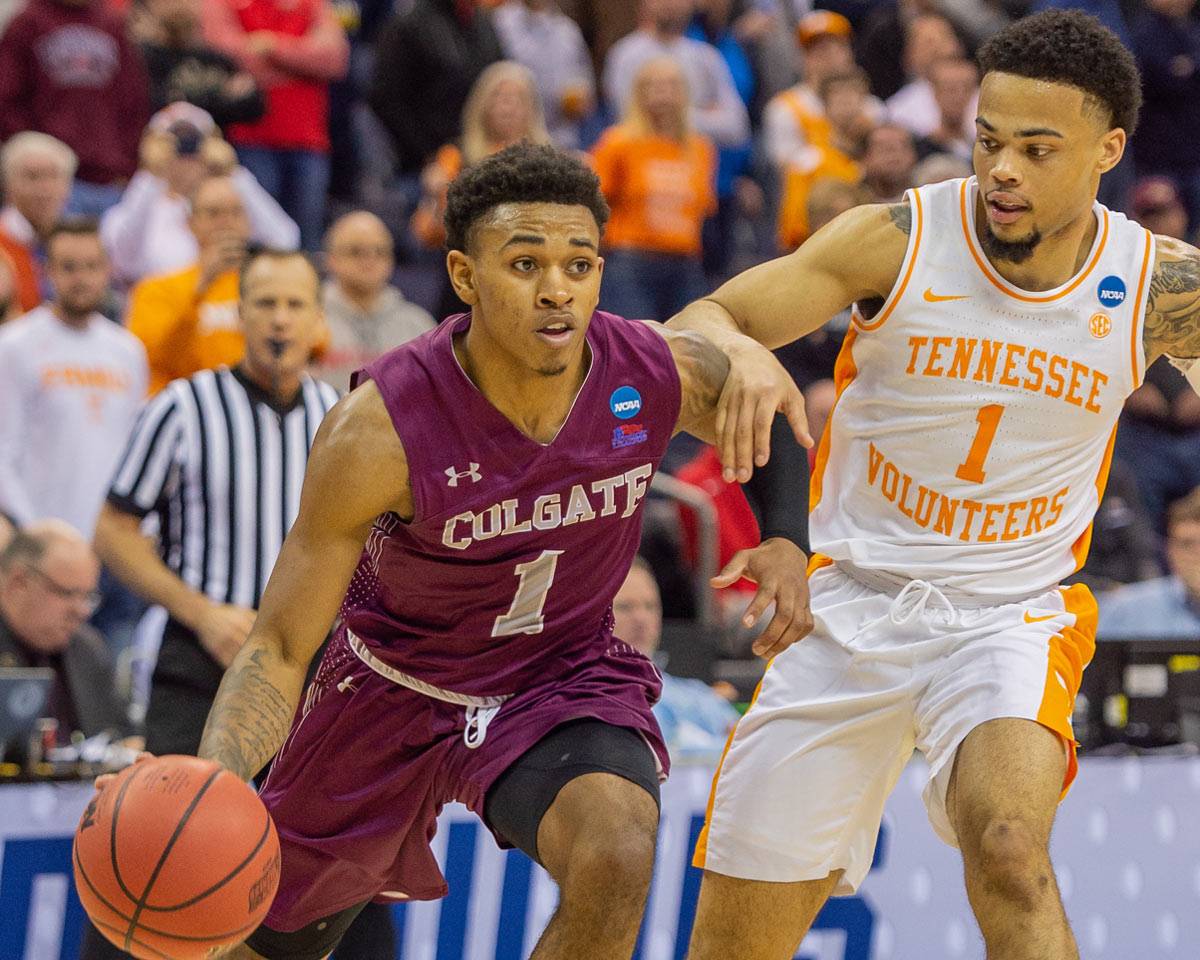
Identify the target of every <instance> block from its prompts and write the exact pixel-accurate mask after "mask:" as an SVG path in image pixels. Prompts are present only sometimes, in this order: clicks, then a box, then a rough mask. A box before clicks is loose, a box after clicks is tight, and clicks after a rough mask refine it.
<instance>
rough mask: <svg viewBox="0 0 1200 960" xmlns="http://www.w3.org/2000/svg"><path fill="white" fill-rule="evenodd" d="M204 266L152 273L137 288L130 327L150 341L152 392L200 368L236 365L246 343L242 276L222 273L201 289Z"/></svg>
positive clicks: (133, 331)
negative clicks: (241, 316) (240, 310)
mask: <svg viewBox="0 0 1200 960" xmlns="http://www.w3.org/2000/svg"><path fill="white" fill-rule="evenodd" d="M199 284H200V267H199V266H198V265H197V266H194V267H190V268H188V269H187V270H182V271H180V272H179V273H169V274H166V275H164V276H159V277H149V278H147V279H146V280H143V281H142V282H141V283H139V284H138V285H137V286H136V287H134V288H133V293H132V294H131V296H130V300H129V315H128V319H127V326H128V327H129V329H130V331H131V332H132V333H134V334H135V335H136V336H137V337H138V339H140V340H141V341H142V343H144V344H145V345H146V356H147V358H148V359H149V361H150V392H151V393H157V392H158V391H159V390H161V389H162V388H163V387H165V386H166V385H167V384H168V383H170V382H171V381H172V380H177V379H179V378H180V377H190V376H191V375H192V374H193V373H197V372H199V371H200V370H208V369H212V368H213V367H219V366H222V365H227V366H232V365H233V364H235V363H237V362H238V361H239V360H241V359H242V354H243V353H244V352H245V349H246V343H245V340H244V339H243V337H242V329H241V324H240V322H239V320H238V275H237V271H236V270H229V271H227V272H225V273H223V274H221V275H220V276H219V277H218V278H217V279H216V280H215V281H214V282H213V283H212V284H211V285H210V286H209V287H208V289H207V290H205V291H203V293H198V292H197V287H198V286H199Z"/></svg>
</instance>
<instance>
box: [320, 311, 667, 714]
mask: <svg viewBox="0 0 1200 960" xmlns="http://www.w3.org/2000/svg"><path fill="white" fill-rule="evenodd" d="M470 322H471V318H470V316H469V315H460V316H457V317H451V318H450V319H448V320H447V321H446V322H444V323H443V324H442V325H441V326H440V327H438V328H437V329H436V330H433V331H430V332H429V333H428V334H425V335H424V336H422V337H419V338H417V339H416V340H413V341H411V342H409V343H406V344H405V345H403V346H401V347H399V348H397V349H395V350H393V351H391V352H390V353H387V354H385V355H384V356H383V357H381V358H379V359H378V360H377V361H375V362H374V363H373V364H371V365H370V366H368V367H367V368H366V369H365V370H363V371H360V373H359V374H358V375H357V376H356V380H361V379H363V378H364V377H370V378H371V379H372V380H374V381H375V383H376V385H377V387H378V389H379V391H380V393H381V394H382V396H383V400H384V403H385V404H386V406H387V409H388V412H389V413H390V414H391V418H392V423H393V424H394V425H395V428H396V432H397V434H399V436H400V440H401V442H402V443H403V445H404V450H405V453H406V455H407V459H408V470H409V482H410V484H411V487H412V496H413V505H414V516H413V519H412V521H411V522H408V523H405V522H403V521H401V520H400V518H399V517H397V516H396V515H395V514H385V515H383V516H381V517H380V518H379V519H378V521H376V523H375V526H374V528H373V529H372V531H371V534H370V536H369V537H368V539H367V543H366V546H365V548H364V550H363V555H362V558H361V559H360V560H359V564H358V569H357V570H356V572H355V574H354V578H353V579H352V581H351V583H350V589H349V590H348V592H347V595H346V600H345V603H344V605H343V608H342V616H343V620H344V622H345V624H346V627H347V628H348V629H349V631H350V633H351V635H352V637H357V638H358V640H359V641H360V642H362V643H363V644H365V646H366V647H367V649H368V650H369V651H370V653H371V654H373V655H374V658H376V659H377V660H379V661H382V663H383V664H385V665H386V666H387V667H390V668H392V669H394V670H398V671H402V672H403V673H404V674H406V675H408V676H409V677H413V678H416V679H417V680H419V681H422V682H424V683H427V684H432V685H434V686H436V687H438V688H441V689H442V690H448V691H453V692H455V693H459V694H465V695H468V696H472V697H485V698H486V697H507V696H511V695H513V694H516V693H519V692H520V691H522V690H524V689H527V688H529V687H531V686H534V685H535V684H541V683H545V682H546V681H547V680H553V679H555V678H556V677H567V676H569V675H571V674H572V673H573V672H574V671H577V670H578V669H580V668H581V667H582V666H584V665H585V664H588V663H590V662H592V661H594V660H597V659H598V658H600V657H603V656H604V655H605V653H606V651H607V650H608V648H609V646H610V644H611V640H612V598H613V596H614V595H615V594H616V592H617V590H618V589H619V588H620V586H621V583H622V582H623V581H624V579H625V575H626V573H627V572H628V570H629V566H630V563H631V562H632V560H633V556H634V554H635V553H636V551H637V549H638V544H639V541H640V535H641V525H642V524H641V521H642V510H643V507H644V504H645V498H646V494H647V491H648V489H649V485H650V479H651V477H652V476H653V475H654V471H655V470H656V469H657V468H658V464H659V461H660V459H661V458H662V455H663V453H664V451H665V450H666V447H667V442H668V441H669V440H670V438H671V434H672V432H673V430H674V429H675V424H676V421H677V419H678V417H679V406H680V399H681V397H680V382H679V375H678V372H677V371H676V368H675V362H674V359H673V357H672V356H671V351H670V349H669V347H668V346H667V343H666V341H665V340H664V339H663V338H662V337H661V336H660V335H659V334H658V333H656V332H655V331H654V330H651V329H649V328H648V327H647V326H646V325H645V324H642V323H638V322H634V321H630V320H625V319H623V318H621V317H617V316H613V315H612V314H607V313H602V312H597V313H596V314H595V315H594V316H593V318H592V322H591V325H590V326H589V328H588V331H587V342H588V344H589V346H590V347H591V355H592V362H591V367H590V369H589V370H588V374H587V379H586V380H585V381H584V383H583V386H582V387H581V388H580V390H579V394H578V396H577V397H576V399H575V403H574V405H573V406H572V408H571V412H570V414H569V415H568V416H567V419H566V421H565V422H564V423H563V425H562V428H561V429H560V430H559V432H558V435H557V436H556V437H555V438H554V440H553V441H551V442H550V443H548V444H541V443H538V442H537V441H535V440H532V439H530V438H529V437H527V436H525V435H524V434H523V433H521V432H520V431H519V430H518V429H517V428H516V427H515V426H513V425H512V424H511V423H510V422H509V421H508V420H507V419H506V418H505V417H504V416H503V415H502V414H501V413H500V412H499V411H497V410H496V408H495V407H493V406H492V405H491V404H490V403H489V402H488V400H487V399H486V398H485V397H484V396H483V394H482V393H480V392H479V390H478V389H477V388H476V386H475V385H474V383H473V382H472V381H471V380H470V378H468V377H467V375H466V373H465V372H464V371H463V369H462V367H461V366H460V365H459V363H458V359H457V357H456V356H455V354H454V349H453V340H452V338H453V337H454V335H455V334H457V333H461V332H464V331H466V330H467V329H468V327H469V326H470Z"/></svg>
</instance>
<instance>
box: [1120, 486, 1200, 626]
mask: <svg viewBox="0 0 1200 960" xmlns="http://www.w3.org/2000/svg"><path fill="white" fill-rule="evenodd" d="M1166 552H1167V566H1168V567H1169V568H1170V571H1171V573H1170V575H1169V576H1166V577H1159V578H1157V579H1155V580H1146V581H1143V582H1142V583H1134V584H1130V585H1129V586H1126V587H1120V588H1118V589H1117V590H1114V591H1112V592H1111V593H1108V594H1101V595H1100V596H1099V598H1098V601H1099V604H1100V624H1099V628H1098V630H1097V634H1098V635H1099V636H1100V637H1102V638H1104V639H1106V640H1115V639H1120V638H1122V637H1142V638H1151V637H1161V638H1164V639H1172V640H1175V639H1197V638H1200V487H1197V488H1196V489H1195V490H1193V491H1192V492H1191V493H1189V494H1188V495H1187V496H1186V497H1183V498H1182V499H1181V500H1176V501H1175V502H1174V503H1173V504H1171V506H1170V507H1168V508H1167V551H1166Z"/></svg>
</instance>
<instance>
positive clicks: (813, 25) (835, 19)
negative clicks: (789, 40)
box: [796, 10, 854, 47]
mask: <svg viewBox="0 0 1200 960" xmlns="http://www.w3.org/2000/svg"><path fill="white" fill-rule="evenodd" d="M853 34H854V29H853V28H852V27H851V26H850V21H849V20H847V19H846V18H845V17H843V16H842V15H841V14H840V13H834V12H833V11H832V10H814V11H813V12H812V13H810V14H807V15H806V16H805V17H804V18H803V19H802V20H801V21H800V22H799V23H798V24H796V39H797V40H799V41H800V46H802V47H807V46H810V45H811V44H812V43H813V42H814V41H815V40H818V39H819V38H821V37H842V38H843V39H846V40H849V39H850V37H851V36H853Z"/></svg>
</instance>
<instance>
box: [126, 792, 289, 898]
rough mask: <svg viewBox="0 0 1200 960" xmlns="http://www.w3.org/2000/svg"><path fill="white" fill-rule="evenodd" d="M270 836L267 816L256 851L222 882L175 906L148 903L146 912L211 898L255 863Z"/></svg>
mask: <svg viewBox="0 0 1200 960" xmlns="http://www.w3.org/2000/svg"><path fill="white" fill-rule="evenodd" d="M270 835H271V815H270V814H267V819H266V823H265V824H264V825H263V832H262V836H261V837H259V838H258V842H257V843H256V844H255V845H254V849H253V850H251V851H250V853H248V854H247V855H246V859H245V860H243V861H242V862H241V863H239V864H238V865H237V866H236V867H234V868H233V869H232V870H230V871H229V873H228V874H227V875H226V876H225V877H223V878H222V879H221V880H218V881H217V882H216V883H215V884H213V885H212V886H211V887H209V888H208V889H207V890H203V891H201V892H200V893H198V894H196V895H195V896H194V897H192V898H191V899H190V900H184V901H183V902H182V903H175V904H171V905H170V906H161V907H156V906H154V905H153V904H149V903H147V904H145V908H146V912H148V913H171V912H173V911H175V910H183V909H185V908H187V907H190V906H192V905H193V904H196V903H199V902H200V901H201V900H203V899H204V898H205V897H208V896H211V895H212V894H214V893H216V892H217V891H218V890H220V889H221V888H222V887H223V886H225V884H227V883H229V881H231V880H235V879H237V877H238V875H239V874H240V873H241V872H242V871H243V870H245V869H246V867H248V866H249V865H250V863H251V861H253V859H254V858H255V857H256V856H258V853H259V851H260V850H262V848H263V845H264V844H265V843H266V842H267V838H268V837H269V836H270Z"/></svg>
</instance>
